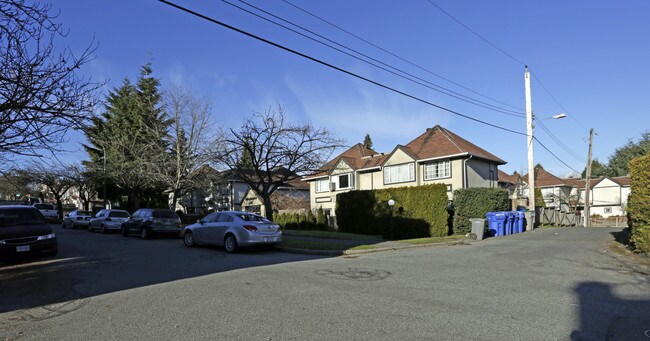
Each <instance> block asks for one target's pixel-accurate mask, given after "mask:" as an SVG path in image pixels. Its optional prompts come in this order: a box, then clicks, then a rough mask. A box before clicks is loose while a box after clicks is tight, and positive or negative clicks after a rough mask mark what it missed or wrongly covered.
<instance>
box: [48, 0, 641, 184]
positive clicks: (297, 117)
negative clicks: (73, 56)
mask: <svg viewBox="0 0 650 341" xmlns="http://www.w3.org/2000/svg"><path fill="white" fill-rule="evenodd" d="M229 1H231V0H229ZM287 1H290V2H291V3H293V4H296V5H298V6H300V7H302V8H303V9H306V10H308V11H310V12H312V13H316V14H318V16H320V17H322V18H324V19H327V20H328V21H330V22H332V23H335V24H336V25H338V26H340V27H342V28H345V29H346V30H348V31H350V32H352V33H354V34H356V35H358V36H360V37H363V38H364V39H366V40H368V41H370V42H372V43H374V44H376V45H378V46H381V47H382V48H383V49H385V50H388V51H390V52H392V53H393V54H396V55H398V56H399V57H401V58H403V59H406V60H408V61H410V62H412V63H414V64H417V65H419V66H422V67H423V68H425V69H426V70H428V71H431V72H433V73H435V74H438V75H440V76H443V77H444V78H447V79H449V80H452V81H453V82H455V83H457V84H460V85H462V86H463V87H465V88H469V89H471V90H472V91H474V92H475V93H474V92H469V91H467V90H465V89H464V88H459V87H458V86H456V85H455V84H452V83H449V82H447V81H446V80H444V79H441V78H438V77H435V76H432V75H431V74H429V73H427V72H425V71H423V70H421V69H418V68H415V67H413V66H412V65H410V64H407V63H405V62H404V61H402V60H400V59H398V58H395V57H394V56H391V55H388V54H386V53H384V52H382V51H380V50H378V49H376V48H374V47H372V46H370V45H368V44H366V43H364V42H362V41H360V40H358V39H356V38H354V37H351V36H350V35H347V34H346V33H344V32H341V31H339V30H337V29H335V28H333V27H332V26H329V25H327V24H325V23H323V22H321V21H318V20H317V19H315V18H314V17H311V16H309V15H307V14H305V13H304V12H301V11H299V10H297V9H296V8H295V7H292V6H291V5H289V4H287V3H285V2H283V1H281V0H268V1H259V0H250V1H249V3H250V4H253V5H255V6H258V7H260V8H263V9H264V10H266V11H268V12H271V13H273V14H275V15H277V16H279V17H282V18H284V19H286V20H290V21H291V22H293V23H296V24H299V25H301V26H303V27H305V28H309V29H310V30H312V31H315V32H317V33H319V34H321V35H323V36H326V37H328V38H329V39H331V40H333V41H335V42H337V43H340V44H344V45H346V46H349V47H352V48H354V49H355V50H357V51H360V52H362V53H364V54H367V55H370V56H372V57H373V58H375V59H377V60H380V61H382V62H383V63H386V64H388V65H391V66H394V67H396V68H399V69H401V70H404V71H407V72H409V73H411V74H413V75H416V76H418V77H420V78H422V79H425V80H426V81H428V82H431V83H434V84H436V85H440V86H443V87H445V88H448V89H451V90H453V91H455V92H458V93H461V94H463V95H465V96H469V97H471V98H476V99H479V100H481V101H484V102H488V103H491V104H494V105H497V106H500V107H505V108H507V109H511V110H515V111H518V112H522V113H523V112H524V110H525V102H524V101H525V98H524V66H523V65H522V64H521V63H520V62H519V61H522V62H524V63H526V64H528V66H529V68H530V70H531V72H532V73H533V74H534V75H535V77H534V78H533V82H532V94H533V111H534V112H535V115H536V117H537V118H538V119H540V118H545V117H550V116H553V115H556V114H558V113H566V114H567V115H569V116H570V118H565V119H563V120H545V121H543V122H542V123H543V124H544V125H545V126H546V127H547V128H548V129H549V130H550V131H551V133H552V134H553V135H554V136H555V137H556V138H557V139H559V140H560V141H561V142H562V143H563V144H564V146H565V147H567V148H568V149H569V150H570V151H571V153H569V152H567V151H565V150H564V148H562V147H561V146H560V145H559V144H557V143H556V142H555V141H554V140H553V139H552V138H551V137H549V135H547V134H546V132H545V131H544V130H543V129H541V127H539V126H537V128H536V129H535V135H536V136H537V137H538V138H539V139H540V141H541V142H542V143H543V144H544V145H545V146H547V147H548V148H549V149H550V150H551V151H552V152H553V153H555V154H556V155H557V156H558V157H559V158H560V159H561V160H562V161H564V162H565V163H567V164H568V165H569V166H570V167H571V168H573V169H576V170H578V171H582V169H583V168H584V167H585V162H586V156H587V149H588V143H587V141H588V135H589V131H588V129H589V128H594V129H595V131H596V133H597V135H596V136H595V138H594V151H593V152H594V157H595V158H597V159H599V160H600V161H607V159H608V157H609V155H611V154H612V153H613V152H614V150H615V149H616V148H617V147H620V146H622V145H624V144H625V143H626V142H627V141H628V140H629V139H630V138H634V139H638V137H639V136H640V135H641V133H642V132H643V131H644V130H646V129H650V118H649V116H648V114H649V109H648V108H650V106H649V105H648V104H649V97H650V85H649V84H650V83H649V82H648V79H650V67H648V66H647V61H648V60H650V21H648V20H647V17H648V14H649V13H650V2H648V1H645V0H630V1H600V0H597V1H543V2H542V1H515V0H504V1H490V2H488V1H479V0H475V1H474V0H473V1H453V0H433V1H434V3H435V4H436V5H438V6H439V7H441V8H443V9H444V10H445V11H446V12H447V13H449V14H451V15H452V16H453V17H455V18H456V19H458V20H459V21H461V22H462V23H463V24H465V25H466V26H468V27H469V28H471V29H472V30H474V31H475V32H476V33H478V34H480V35H481V36H482V37H484V38H485V39H487V40H488V41H490V42H491V43H492V44H494V45H496V46H498V47H499V48H500V49H502V50H504V51H506V52H507V53H508V54H510V55H511V56H513V57H514V58H515V59H516V60H517V61H515V60H513V59H512V58H510V57H508V56H506V55H504V54H503V53H501V52H499V51H498V50H496V49H495V48H493V47H491V46H490V45H488V44H487V43H485V42H484V41H482V40H481V39H479V38H478V37H477V36H476V35H474V34H472V33H471V32H469V31H468V30H466V29H465V28H463V27H462V26H461V25H459V24H458V23H457V22H455V21H453V20H452V19H451V18H450V17H449V16H447V15H445V14H444V13H443V12H442V11H440V10H439V9H438V8H436V7H435V6H433V5H432V4H431V3H429V1H428V0H409V1H384V0H381V1H375V0H373V1H371V0H358V1H340V0H334V1H301V0H287ZM174 2H175V3H177V4H179V5H181V6H185V7H188V8H190V9H192V10H195V11H198V12H201V13H203V14H205V15H207V16H209V17H212V18H214V19H217V20H220V21H223V22H225V23H227V24H230V25H232V26H236V27H238V28H241V29H243V30H246V31H249V32H251V33H253V34H256V35H259V36H262V37H264V38H266V39H269V40H272V41H274V42H277V43H279V44H282V45H285V46H287V47H289V48H292V49H295V50H298V51H300V52H303V53H306V54H309V55H311V56H313V57H315V58H318V59H321V60H324V61H326V62H328V63H331V64H334V65H336V66H338V67H341V68H344V69H347V70H350V71H352V72H355V73H358V74H359V75H362V76H364V77H367V78H370V79H373V80H375V81H378V82H381V83H383V84H386V85H388V86H391V87H394V88H396V89H399V90H401V91H404V92H407V93H409V94H411V95H414V96H417V97H419V98H422V99H424V100H426V101H429V102H432V103H435V104H437V105H440V106H443V107H446V108H449V109H452V110H454V111H457V112H460V113H463V114H465V115H468V116H472V117H475V118H477V119H480V120H483V121H487V122H490V123H492V124H496V125H499V126H503V127H505V128H507V129H511V130H515V131H519V132H522V133H525V131H526V124H525V118H522V117H518V116H512V115H505V114H503V113H499V112H495V111H491V110H487V109H485V108H481V107H479V106H475V105H471V104H468V103H466V102H464V101H460V100H458V99H455V98H452V97H449V96H446V95H444V94H441V93H439V92H435V91H432V90H430V89H428V88H425V87H422V86H420V85H417V84H414V83H412V82H409V81H407V80H405V79H403V78H400V77H397V76H395V75H391V74H389V73H387V72H385V71H382V70H380V69H377V68H375V67H373V66H371V65H368V64H366V63H364V62H362V61H359V60H356V59H353V58H351V57H349V56H346V55H343V54H341V53H339V52H336V51H334V50H332V49H329V48H327V47H324V46H322V45H319V44H317V43H315V42H313V41H310V40H308V39H306V38H304V37H301V36H298V35H296V34H294V33H292V32H289V31H287V30H285V29H282V28H280V27H277V26H275V25H273V24H270V23H268V22H265V21H262V20H260V19H259V18H257V17H254V16H251V15H250V14H247V13H245V12H243V11H241V10H238V9H236V8H234V7H232V6H231V5H228V4H227V3H225V2H222V1H216V0H212V1H187V0H175V1H174ZM232 3H236V4H237V5H239V6H241V7H247V5H246V4H245V3H241V2H238V1H236V0H232ZM52 5H53V8H55V9H60V11H61V13H60V17H59V18H60V20H61V22H62V23H63V24H64V26H65V28H67V29H69V34H68V37H67V38H66V39H64V40H61V41H60V43H65V44H67V45H69V46H70V47H72V49H73V50H77V51H80V50H81V49H83V48H84V47H86V46H87V45H88V44H89V43H90V41H91V40H92V38H93V36H94V38H95V40H96V41H97V42H98V43H99V47H98V49H97V51H96V58H95V60H93V61H92V62H91V63H89V64H88V65H86V67H85V68H84V69H82V70H81V72H82V73H84V74H85V75H87V76H88V77H92V78H93V79H95V80H98V81H107V86H106V88H105V89H104V90H105V91H108V90H110V89H112V88H113V87H115V86H119V85H120V83H121V82H122V80H123V79H124V78H125V77H129V78H130V79H135V77H136V76H137V73H138V70H139V67H140V66H141V65H143V64H144V63H146V62H147V61H151V62H152V64H153V68H154V73H155V76H157V77H159V78H160V79H161V81H162V84H163V88H167V87H169V86H171V85H172V84H179V85H182V86H186V87H190V88H192V89H194V91H196V93H197V94H198V95H200V96H208V97H210V98H211V99H212V101H213V118H214V120H215V122H217V124H218V125H219V126H222V127H226V128H227V127H238V126H240V125H241V123H242V121H243V119H244V118H245V117H248V116H250V115H251V113H252V112H254V111H265V110H267V109H269V108H270V107H274V106H276V104H277V103H280V104H281V105H283V106H284V108H285V110H286V112H287V114H288V116H289V119H290V120H291V121H293V122H306V121H310V122H311V123H313V124H314V125H315V126H318V127H325V128H327V129H329V130H330V131H332V132H333V133H334V134H336V135H337V136H339V137H341V138H343V139H345V140H346V141H347V143H348V144H349V145H352V144H354V143H356V142H361V141H362V140H363V137H364V136H365V134H366V133H368V134H370V136H371V137H372V139H373V142H374V147H375V148H374V149H375V150H377V151H379V152H390V151H391V150H392V149H393V148H394V147H395V145H397V144H406V143H408V142H409V141H411V140H412V139H413V138H415V137H417V136H418V135H420V134H421V133H423V132H424V131H425V129H426V128H427V127H432V126H434V125H436V124H440V125H442V126H444V127H445V128H447V129H449V130H451V131H453V132H455V133H457V134H458V135H460V136H462V137H464V138H466V139H467V140H469V141H471V142H473V143H475V144H477V145H479V146H481V147H483V148H484V149H486V150H488V151H489V152H491V153H493V154H495V155H497V156H499V157H501V158H502V159H504V160H506V161H507V162H508V164H506V165H505V166H503V167H501V169H503V170H505V171H507V172H512V171H515V170H516V171H525V170H526V167H527V154H526V137H525V136H520V135H515V134H512V133H508V132H504V131H502V130H498V129H495V128H491V127H489V126H485V125H482V124H479V123H477V122H473V121H470V120H467V119H464V118H462V117H459V116H456V115H453V114H450V113H448V112H445V111H442V110H440V109H437V108H433V107H431V106H428V105H425V104H423V103H420V102H417V101H414V100H413V99H410V98H407V97H404V96H402V95H399V94H396V93H393V92H390V91H387V90H385V89H381V88H379V87H377V86H375V85H372V84H369V83H366V82H364V81H361V80H359V79H355V78H353V77H350V76H348V75H345V74H342V73H340V72H338V71H335V70H332V69H330V68H327V67H324V66H322V65H319V64H317V63H314V62H313V61H309V60H306V59H304V58H301V57H298V56H295V55H292V54H290V53H288V52H286V51H282V50H280V49H278V48H275V47H272V46H269V45H266V44H264V43H261V42H259V41H256V40H253V39H251V38H249V37H246V36H244V35H241V34H239V33H236V32H234V31H231V30H228V29H226V28H223V27H220V26H217V25H215V24H211V23H209V22H206V21H204V20H201V19H199V18H196V17H194V16H191V15H189V14H187V13H183V12H180V11H178V10H177V9H174V8H171V7H169V6H167V5H165V4H163V3H161V2H158V1H154V0H142V1H127V0H117V1H116V0H93V1H80V0H59V1H53V2H52ZM247 8H249V9H250V7H247ZM251 10H252V9H251ZM538 80H540V81H541V83H540V82H539V81H538ZM544 88H546V89H547V90H548V92H550V95H549V93H547V92H546V90H544ZM476 93H479V94H480V95H478V94H476ZM481 96H487V97H489V98H491V99H496V100H498V101H499V102H501V103H496V102H492V101H491V100H490V99H486V98H485V97H481ZM556 101H557V102H559V104H558V103H556ZM502 103H505V104H507V105H509V106H507V107H506V106H505V105H504V104H502ZM510 106H512V107H514V108H512V107H510ZM81 140H83V137H81V136H78V135H76V134H71V135H70V143H68V145H67V149H69V150H70V151H71V152H70V153H67V154H65V155H64V156H63V157H62V160H68V161H72V160H80V159H85V158H86V155H85V153H84V152H83V151H82V150H81V149H79V145H78V142H79V141H81ZM571 154H577V156H578V157H577V158H576V157H574V156H573V155H571ZM535 161H536V163H537V162H540V163H542V165H544V167H545V168H546V169H547V170H550V171H552V172H554V173H555V174H557V175H560V176H563V175H566V174H568V173H570V172H571V169H570V168H569V167H567V166H565V165H564V164H562V163H561V162H560V161H557V160H556V159H555V158H554V157H553V156H551V155H550V153H548V152H547V151H545V150H544V149H543V148H542V147H541V146H540V145H539V144H537V145H536V148H535Z"/></svg>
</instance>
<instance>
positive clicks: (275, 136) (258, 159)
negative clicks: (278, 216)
mask: <svg viewBox="0 0 650 341" xmlns="http://www.w3.org/2000/svg"><path fill="white" fill-rule="evenodd" d="M342 146H343V142H342V141H341V140H340V139H338V138H335V137H334V136H333V135H332V134H331V133H330V132H329V131H327V130H325V129H319V128H315V127H314V126H312V125H311V124H309V123H305V124H297V125H294V124H290V123H288V122H287V121H286V120H285V115H284V109H283V108H282V106H279V105H278V108H277V110H276V111H273V110H272V109H269V110H267V112H266V113H255V114H254V115H253V116H252V117H251V118H249V119H247V120H246V121H245V122H244V124H243V125H242V127H241V129H240V130H239V131H235V130H233V129H230V133H229V134H227V136H225V137H224V140H223V146H222V147H220V148H219V152H218V153H217V154H216V160H217V161H218V162H220V163H222V164H224V165H226V166H227V167H228V168H230V169H231V170H232V171H233V172H234V173H235V174H236V175H237V176H238V177H239V178H240V179H241V180H242V181H244V182H246V183H247V184H248V185H249V186H250V188H251V189H252V190H253V191H255V193H256V194H257V195H259V196H260V198H261V199H262V201H263V203H264V206H265V211H266V212H264V214H265V216H266V217H267V218H268V219H272V217H273V207H272V202H271V195H272V194H273V192H275V190H276V189H277V188H278V187H279V186H281V185H283V184H285V183H286V182H288V181H291V180H294V179H296V178H298V177H299V176H300V175H302V174H308V173H312V172H315V171H317V170H318V169H319V167H321V166H322V165H323V164H324V163H325V162H326V161H327V160H328V159H329V158H330V156H331V155H332V152H333V151H334V150H335V149H336V148H339V147H342ZM243 158H250V161H248V160H247V161H246V162H243ZM242 164H249V165H250V166H248V167H242V166H241V165H242Z"/></svg>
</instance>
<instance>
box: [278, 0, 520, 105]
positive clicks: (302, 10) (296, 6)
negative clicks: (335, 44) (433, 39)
mask: <svg viewBox="0 0 650 341" xmlns="http://www.w3.org/2000/svg"><path fill="white" fill-rule="evenodd" d="M282 1H283V2H284V3H286V4H288V5H290V6H292V7H294V8H296V9H298V10H299V11H301V12H304V13H306V14H308V15H310V16H312V17H314V18H316V19H318V20H320V21H322V22H324V23H326V24H328V25H330V26H332V27H334V28H336V29H338V30H340V31H342V32H345V33H347V34H348V35H350V36H352V37H354V38H356V39H359V40H361V41H363V42H364V43H366V44H368V45H370V46H372V47H374V48H376V49H379V50H380V51H383V52H384V53H387V54H389V55H391V56H393V57H395V58H397V59H399V60H401V61H403V62H405V63H407V64H409V65H411V66H414V67H416V68H418V69H420V70H422V71H424V72H427V73H429V74H431V75H433V76H436V77H438V78H440V79H442V80H445V81H447V82H449V83H451V84H454V85H456V86H458V87H459V88H462V89H465V90H467V91H469V92H471V93H473V94H475V95H478V96H481V97H483V98H485V99H489V100H491V101H494V102H496V103H499V104H502V105H505V106H508V107H510V108H513V109H517V110H521V108H519V107H517V106H514V105H510V104H508V103H505V102H502V101H499V100H497V99H494V98H492V97H489V96H487V95H484V94H482V93H480V92H477V91H475V90H472V89H470V88H468V87H466V86H463V85H462V84H459V83H457V82H454V81H453V80H451V79H449V78H446V77H444V76H441V75H439V74H437V73H435V72H433V71H431V70H429V69H427V68H425V67H423V66H420V65H418V64H416V63H414V62H412V61H409V60H407V59H405V58H403V57H401V56H399V55H397V54H396V53H393V52H391V51H388V50H386V49H385V48H383V47H381V46H379V45H377V44H375V43H373V42H371V41H368V40H367V39H365V38H363V37H360V36H358V35H356V34H354V33H352V32H350V31H349V30H346V29H345V28H342V27H340V26H338V25H336V24H334V23H332V22H330V21H328V20H326V19H324V18H322V17H320V16H318V15H316V14H314V13H312V12H310V11H308V10H306V9H304V8H302V7H300V6H298V5H296V4H293V3H291V2H290V1H288V0H282Z"/></svg>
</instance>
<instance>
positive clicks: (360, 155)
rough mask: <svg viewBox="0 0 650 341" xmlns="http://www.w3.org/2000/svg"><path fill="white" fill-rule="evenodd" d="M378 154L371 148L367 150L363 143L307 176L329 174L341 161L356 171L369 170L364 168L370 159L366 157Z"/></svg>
mask: <svg viewBox="0 0 650 341" xmlns="http://www.w3.org/2000/svg"><path fill="white" fill-rule="evenodd" d="M376 154H377V152H376V151H374V150H372V149H370V148H366V146H364V145H363V144H361V143H357V144H355V145H354V146H352V147H350V148H349V149H348V150H346V151H344V152H343V153H341V154H340V155H339V156H337V157H335V158H333V159H332V160H330V161H329V162H327V163H326V164H324V165H323V167H321V169H320V170H319V171H317V172H315V173H314V174H311V175H309V176H307V178H314V177H320V176H324V175H327V174H329V173H330V172H331V171H332V170H333V169H334V168H335V167H336V166H337V165H338V164H339V162H340V161H341V160H343V161H345V163H347V164H348V165H349V166H350V167H352V169H355V170H356V169H360V168H368V167H366V166H364V165H365V164H366V163H367V161H366V160H367V159H369V158H366V157H369V156H372V155H376Z"/></svg>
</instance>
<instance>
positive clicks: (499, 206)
mask: <svg viewBox="0 0 650 341" xmlns="http://www.w3.org/2000/svg"><path fill="white" fill-rule="evenodd" d="M454 210H455V215H454V234H466V233H468V232H470V231H471V230H472V223H471V222H470V221H469V219H471V218H484V219H485V214H486V213H487V212H494V211H508V210H510V199H509V198H508V191H507V190H505V189H501V188H463V189H457V190H455V191H454Z"/></svg>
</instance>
